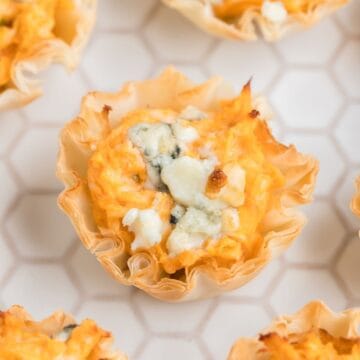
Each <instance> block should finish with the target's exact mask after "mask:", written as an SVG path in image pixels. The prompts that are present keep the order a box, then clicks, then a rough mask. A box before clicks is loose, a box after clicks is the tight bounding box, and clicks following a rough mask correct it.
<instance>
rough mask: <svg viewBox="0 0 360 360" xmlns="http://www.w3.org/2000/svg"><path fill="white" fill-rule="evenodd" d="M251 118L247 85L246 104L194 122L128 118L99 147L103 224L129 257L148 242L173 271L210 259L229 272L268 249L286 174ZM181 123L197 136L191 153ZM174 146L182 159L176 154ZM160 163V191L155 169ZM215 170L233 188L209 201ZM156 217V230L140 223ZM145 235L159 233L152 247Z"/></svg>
mask: <svg viewBox="0 0 360 360" xmlns="http://www.w3.org/2000/svg"><path fill="white" fill-rule="evenodd" d="M185 110H186V111H185ZM185 110H184V111H185V113H188V112H190V113H191V112H193V113H194V114H195V113H196V111H195V110H194V109H190V110H191V111H190V110H189V109H188V108H186V109H185ZM252 110H253V108H252V98H251V93H250V87H249V86H246V87H245V88H244V89H243V91H242V93H241V95H240V96H239V97H237V98H235V99H233V100H231V101H227V102H224V103H223V104H221V106H219V108H218V109H217V110H216V111H215V112H208V113H206V114H205V115H206V116H201V117H200V116H198V117H197V118H196V119H192V120H190V119H188V120H185V119H184V117H182V116H183V112H182V111H180V112H176V111H173V110H169V109H138V110H136V111H132V112H130V113H128V114H127V115H126V116H124V117H123V118H122V119H121V121H119V123H118V125H117V126H116V127H115V128H114V129H112V130H111V131H110V132H109V134H107V135H106V137H105V138H104V140H102V141H100V142H99V143H98V144H97V147H96V150H95V151H94V153H93V154H92V156H91V158H90V161H89V164H88V184H89V189H90V193H91V197H92V200H93V211H94V218H95V221H96V222H97V224H98V225H99V226H100V227H101V228H106V229H110V231H112V232H114V234H116V235H117V236H119V237H121V238H122V239H123V240H124V241H125V243H126V245H127V248H128V249H129V253H130V254H132V253H133V252H136V251H137V250H138V249H139V248H140V246H139V247H138V246H137V245H136V244H138V243H141V244H142V245H141V246H143V247H142V249H141V251H144V249H146V251H149V252H150V253H152V255H153V256H154V257H156V258H157V259H158V261H159V263H160V264H161V266H162V267H163V269H164V271H165V272H167V273H174V272H176V271H177V270H179V269H182V268H186V267H188V266H192V265H194V264H195V263H197V262H200V261H208V259H209V261H216V262H217V263H218V264H219V266H230V265H231V264H232V263H233V262H234V261H239V259H248V258H251V257H252V256H254V254H256V251H258V249H259V248H260V247H261V246H262V241H264V239H263V235H262V222H263V219H264V217H265V216H266V214H267V213H268V212H269V211H271V209H272V208H273V207H277V206H279V201H280V199H279V196H280V195H279V194H280V193H281V191H279V190H280V189H282V187H283V186H284V175H283V174H282V172H281V169H279V168H277V167H276V166H275V165H274V164H272V163H270V162H269V160H268V158H267V151H273V147H274V146H282V145H280V144H278V143H276V142H275V141H274V139H273V138H272V136H271V134H270V132H269V130H268V129H267V125H266V123H265V122H264V121H262V120H261V117H260V116H257V117H254V116H253V115H252V114H251V113H252ZM181 114H182V115H181ZM194 120H196V121H194ZM174 124H179V125H180V126H181V127H183V128H191V129H192V130H190V132H191V133H193V134H195V132H196V134H197V135H196V137H195V136H193V137H192V136H190V137H188V138H189V139H190V140H189V142H188V143H187V144H186V147H184V146H182V144H181V141H180V138H181V137H180V136H179V135H178V136H176V134H175V131H174ZM144 127H146V128H147V129H148V130H147V131H150V133H151V132H152V131H153V130H152V129H156V130H154V133H153V134H152V135H151V136H150V135H149V136H148V135H143V134H142V135H140V133H139V131H138V130H139V129H140V128H144ZM141 131H142V130H141ZM141 131H140V132H141ZM187 131H188V130H187ZM150 133H149V134H150ZM182 140H184V139H182ZM177 147H179V148H180V151H175V152H174V149H177ZM147 150H149V151H147ZM158 158H160V159H161V161H157V162H156V166H157V167H156V171H157V174H156V176H157V181H158V183H154V182H153V179H152V178H153V175H152V174H151V171H149V168H150V167H153V164H154V163H153V161H154V160H155V159H158ZM164 159H166V161H164ZM149 164H150V165H151V166H150V165H149ZM215 169H220V170H221V171H223V172H224V173H225V174H226V178H227V181H226V183H225V184H223V185H224V186H222V188H221V189H220V190H219V191H218V192H217V193H212V194H208V193H207V191H206V188H207V186H206V185H207V182H208V179H209V176H210V174H211V173H212V172H213V171H214V170H215ZM151 182H153V186H152V187H149V186H148V184H149V183H151ZM154 184H155V186H154ZM159 184H160V185H161V186H159ZM131 209H136V211H135V210H131ZM149 210H150V211H151V212H153V211H154V212H155V213H156V214H157V219H156V220H154V219H155V218H153V220H151V221H150V222H152V223H155V224H157V225H156V226H155V227H156V229H157V230H154V227H153V228H151V227H152V226H153V225H152V224H151V225H150V222H149V223H148V225H146V223H145V222H143V223H141V224H140V223H139V224H137V221H139V218H138V215H139V213H141V212H142V211H145V212H146V211H149ZM129 211H130V212H129ZM153 214H154V213H153ZM124 217H125V218H124ZM160 223H161V224H162V231H160V227H161V226H160ZM135 224H137V225H135ZM140 229H141V230H140ZM146 229H148V231H149V232H152V231H153V230H154V233H155V234H156V236H155V235H154V236H155V238H156V240H155V241H154V240H150V241H149V240H148V239H146V236H148V234H147V231H146ZM140 233H141V236H139V235H140ZM160 234H161V236H160ZM139 238H141V240H139ZM134 242H135V245H134ZM210 259H211V260H210Z"/></svg>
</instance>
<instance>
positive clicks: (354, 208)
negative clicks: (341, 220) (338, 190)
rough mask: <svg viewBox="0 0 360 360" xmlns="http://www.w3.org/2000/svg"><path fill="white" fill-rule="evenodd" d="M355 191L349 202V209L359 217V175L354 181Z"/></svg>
mask: <svg viewBox="0 0 360 360" xmlns="http://www.w3.org/2000/svg"><path fill="white" fill-rule="evenodd" d="M355 187H356V193H355V196H354V198H353V200H352V202H351V210H352V211H353V212H354V214H355V215H357V216H359V217H360V176H359V177H358V178H357V179H356V181H355Z"/></svg>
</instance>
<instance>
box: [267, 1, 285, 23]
mask: <svg viewBox="0 0 360 360" xmlns="http://www.w3.org/2000/svg"><path fill="white" fill-rule="evenodd" d="M261 14H262V15H263V16H264V17H265V18H266V19H267V20H269V21H271V22H273V23H282V22H284V21H285V20H286V18H287V11H286V9H285V6H284V4H283V3H282V2H281V1H268V0H266V1H264V2H263V4H262V7H261Z"/></svg>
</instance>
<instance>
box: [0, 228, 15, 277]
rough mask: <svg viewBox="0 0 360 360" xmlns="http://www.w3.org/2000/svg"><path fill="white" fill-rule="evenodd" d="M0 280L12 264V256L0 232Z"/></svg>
mask: <svg viewBox="0 0 360 360" xmlns="http://www.w3.org/2000/svg"><path fill="white" fill-rule="evenodd" d="M0 264H1V265H0V281H2V280H3V278H4V276H5V274H7V272H8V271H9V270H10V267H11V265H13V264H14V256H13V254H12V252H11V251H10V249H9V247H8V246H7V245H6V243H5V239H4V237H3V236H2V235H1V234H0Z"/></svg>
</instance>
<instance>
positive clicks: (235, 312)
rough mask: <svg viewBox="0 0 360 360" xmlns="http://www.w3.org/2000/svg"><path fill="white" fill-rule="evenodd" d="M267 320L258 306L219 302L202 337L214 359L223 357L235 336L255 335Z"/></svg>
mask: <svg viewBox="0 0 360 360" xmlns="http://www.w3.org/2000/svg"><path fill="white" fill-rule="evenodd" d="M269 322H270V318H269V316H268V315H267V313H266V312H265V310H264V309H263V308H262V307H260V306H256V305H245V304H227V303H221V304H219V306H218V307H217V308H216V309H215V310H214V312H213V314H212V315H211V317H210V318H209V320H208V323H207V325H206V327H205V329H204V332H203V339H204V341H205V342H206V344H207V346H208V348H209V350H210V352H211V353H212V355H213V358H214V359H225V358H226V355H227V354H228V352H229V351H230V348H231V346H232V344H233V343H234V341H235V340H236V339H237V338H239V337H240V336H255V335H256V334H257V333H258V332H259V331H260V330H261V329H263V328H264V327H265V326H266V325H268V324H269Z"/></svg>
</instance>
